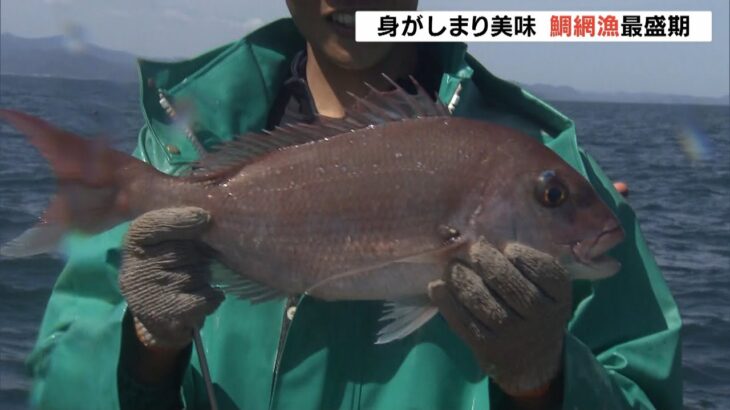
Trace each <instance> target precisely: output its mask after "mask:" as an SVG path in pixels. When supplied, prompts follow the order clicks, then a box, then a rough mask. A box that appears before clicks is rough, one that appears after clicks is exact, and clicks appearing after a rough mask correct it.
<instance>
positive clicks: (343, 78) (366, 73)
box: [306, 43, 416, 118]
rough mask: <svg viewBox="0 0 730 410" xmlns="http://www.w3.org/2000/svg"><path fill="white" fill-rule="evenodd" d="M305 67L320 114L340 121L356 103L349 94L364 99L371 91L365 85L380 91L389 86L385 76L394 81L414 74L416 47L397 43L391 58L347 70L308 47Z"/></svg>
mask: <svg viewBox="0 0 730 410" xmlns="http://www.w3.org/2000/svg"><path fill="white" fill-rule="evenodd" d="M306 64H307V65H306V74H307V84H308V85H309V90H310V92H311V94H312V99H313V100H314V105H315V106H316V107H317V112H318V113H319V114H320V115H323V116H325V117H334V118H340V117H342V116H344V115H345V108H346V107H347V106H349V105H350V104H351V103H352V102H353V101H352V97H350V96H349V95H348V94H347V93H348V92H351V93H353V94H355V95H358V96H364V95H367V93H368V91H369V90H368V88H367V86H366V85H365V83H369V84H371V85H373V86H374V87H376V88H378V89H385V88H387V87H388V83H387V81H386V80H385V79H384V78H383V76H382V75H383V74H386V75H387V76H389V77H390V78H392V79H397V78H400V77H403V76H405V75H407V74H411V73H412V72H413V70H414V68H415V65H416V47H415V46H414V45H413V44H411V43H401V44H398V45H396V46H395V47H393V49H392V50H391V52H390V55H389V56H388V57H386V58H384V59H383V61H381V62H380V63H378V64H375V65H374V66H373V67H370V68H367V69H364V70H348V69H345V68H342V67H340V66H338V65H336V64H333V63H332V62H331V61H329V60H328V59H327V58H326V57H325V56H322V55H318V53H317V52H316V51H314V50H313V49H312V47H310V45H309V44H307V63H306Z"/></svg>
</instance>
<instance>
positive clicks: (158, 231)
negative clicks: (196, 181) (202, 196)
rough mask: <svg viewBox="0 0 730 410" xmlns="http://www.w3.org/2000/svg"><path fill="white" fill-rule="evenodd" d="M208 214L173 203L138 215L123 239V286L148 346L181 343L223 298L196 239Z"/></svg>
mask: <svg viewBox="0 0 730 410" xmlns="http://www.w3.org/2000/svg"><path fill="white" fill-rule="evenodd" d="M209 222H210V215H209V214H208V213H207V212H206V211H205V210H203V209H200V208H192V207H187V208H169V209H160V210H156V211H151V212H148V213H146V214H144V215H142V216H140V217H139V218H137V219H135V220H134V221H133V222H132V224H131V225H130V227H129V231H127V235H126V237H125V239H124V245H123V255H122V268H121V272H120V275H119V287H120V289H121V291H122V294H123V295H124V297H125V298H126V299H127V303H128V305H129V309H130V311H131V313H132V315H133V317H134V322H135V330H136V332H137V337H138V338H139V339H140V341H141V342H142V343H143V344H144V345H145V346H147V347H168V348H183V347H185V346H187V345H188V344H189V343H190V342H191V340H192V335H193V329H195V328H200V327H201V326H202V325H203V321H204V320H205V317H206V316H207V315H209V314H211V313H213V311H215V309H216V308H218V305H220V303H221V302H222V301H223V298H224V296H223V293H222V292H221V291H220V290H218V289H215V288H213V287H211V286H210V284H209V281H210V276H211V274H210V267H209V262H210V260H209V257H208V256H206V253H205V250H204V248H203V246H202V244H201V243H199V242H198V241H197V239H198V238H199V237H200V235H201V234H202V232H203V231H204V230H205V229H206V228H207V227H208V224H209Z"/></svg>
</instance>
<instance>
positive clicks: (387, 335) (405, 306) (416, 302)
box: [375, 296, 438, 344]
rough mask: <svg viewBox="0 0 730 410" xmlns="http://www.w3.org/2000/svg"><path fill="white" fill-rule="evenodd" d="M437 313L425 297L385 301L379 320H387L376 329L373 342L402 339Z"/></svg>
mask: <svg viewBox="0 0 730 410" xmlns="http://www.w3.org/2000/svg"><path fill="white" fill-rule="evenodd" d="M436 313H438V308H436V307H435V306H433V305H431V304H430V303H429V300H428V298H427V297H425V296H424V297H421V298H411V299H406V300H401V301H388V302H386V303H385V306H384V309H383V315H382V316H381V318H380V321H381V322H388V323H387V324H386V325H385V326H383V327H382V328H381V329H380V330H379V331H378V339H377V340H376V341H375V344H386V343H390V342H392V341H395V340H399V339H402V338H404V337H406V336H408V335H410V334H411V333H413V332H415V331H416V330H418V329H419V328H420V327H421V326H423V325H425V324H426V322H428V321H429V320H431V318H432V317H434V316H435V315H436Z"/></svg>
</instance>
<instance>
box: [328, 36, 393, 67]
mask: <svg viewBox="0 0 730 410" xmlns="http://www.w3.org/2000/svg"><path fill="white" fill-rule="evenodd" d="M327 54H328V57H329V58H330V59H331V60H332V61H334V62H335V63H336V64H337V65H338V66H340V67H342V68H346V69H348V70H367V69H368V68H371V67H373V66H375V65H376V64H378V63H379V62H380V61H382V60H383V59H385V58H386V57H387V54H388V53H387V50H384V49H383V48H381V47H378V45H374V44H362V43H355V42H354V41H353V42H352V43H349V44H348V42H347V41H345V42H341V41H338V42H337V45H336V46H335V47H332V48H331V49H330V50H329V52H328V53H327Z"/></svg>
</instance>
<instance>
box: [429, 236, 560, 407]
mask: <svg viewBox="0 0 730 410" xmlns="http://www.w3.org/2000/svg"><path fill="white" fill-rule="evenodd" d="M468 258H469V260H468V261H465V262H462V261H456V262H454V263H452V264H451V265H450V266H449V268H448V269H447V270H446V272H445V274H444V277H443V280H438V281H434V282H432V283H431V284H430V285H429V296H430V297H431V299H432V300H433V302H434V303H435V304H436V305H437V306H438V308H439V310H440V312H441V314H442V315H443V316H444V318H445V319H446V321H447V323H448V324H449V326H450V327H451V328H452V329H453V330H454V331H455V332H456V333H457V334H458V335H459V336H460V337H461V338H462V339H463V340H464V341H465V342H466V343H467V344H468V345H469V346H470V347H471V349H472V351H473V352H474V354H475V356H476V358H477V360H478V362H479V364H480V367H481V368H482V369H483V370H484V371H485V373H487V374H488V375H489V376H491V377H492V378H493V380H494V381H495V382H496V383H497V384H498V385H499V386H500V387H501V388H502V390H504V391H505V393H507V394H508V395H510V396H515V397H528V396H530V395H533V394H535V392H544V391H546V390H547V386H549V384H550V382H551V381H552V380H553V379H554V378H555V377H556V376H557V374H558V373H559V372H560V370H561V363H562V348H563V337H564V332H565V330H564V329H565V326H566V323H567V321H568V319H569V318H570V314H571V292H572V290H571V284H570V280H569V277H568V274H567V272H566V271H565V269H563V268H562V267H561V266H560V265H559V264H558V263H557V262H556V261H555V259H554V258H552V257H551V256H550V255H547V254H544V253H542V252H539V251H537V250H535V249H532V248H529V247H526V246H523V245H520V244H509V245H507V246H506V247H505V249H504V251H503V253H500V252H499V251H498V250H497V249H495V248H493V247H492V246H491V245H489V244H488V243H487V242H486V241H485V240H484V239H480V240H479V241H478V242H477V243H475V244H474V245H473V246H471V248H470V249H469V252H468Z"/></svg>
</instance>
